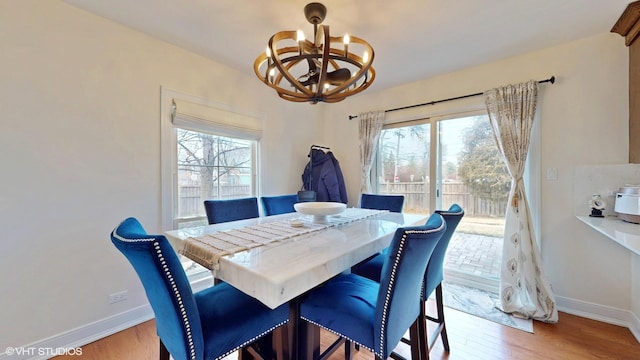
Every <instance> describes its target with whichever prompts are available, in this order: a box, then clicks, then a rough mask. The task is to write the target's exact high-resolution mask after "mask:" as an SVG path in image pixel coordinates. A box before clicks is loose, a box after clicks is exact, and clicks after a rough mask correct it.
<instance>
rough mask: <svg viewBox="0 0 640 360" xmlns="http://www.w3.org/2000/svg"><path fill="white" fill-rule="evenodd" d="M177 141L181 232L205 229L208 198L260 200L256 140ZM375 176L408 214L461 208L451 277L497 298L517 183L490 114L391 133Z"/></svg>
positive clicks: (190, 136) (189, 135)
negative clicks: (512, 181)
mask: <svg viewBox="0 0 640 360" xmlns="http://www.w3.org/2000/svg"><path fill="white" fill-rule="evenodd" d="M432 130H434V131H437V136H435V137H434V136H432V134H431V131H432ZM432 139H436V141H435V143H434V144H432V143H431V142H432ZM177 140H178V141H177V155H178V156H177V161H178V163H177V165H178V174H177V183H178V198H179V201H178V206H177V209H176V214H175V218H176V224H177V225H176V227H177V228H184V227H191V226H198V225H206V217H205V214H204V208H203V206H202V204H203V199H230V198H240V197H247V196H251V194H253V193H254V192H253V190H252V187H253V186H254V184H253V179H252V176H253V174H254V173H255V172H254V170H253V167H254V155H253V154H254V146H253V142H252V141H247V140H238V139H232V138H226V137H221V136H214V135H209V134H204V133H199V132H192V131H186V130H180V129H179V130H178V137H177ZM375 172H376V176H375V178H376V179H377V189H378V190H377V192H378V193H380V194H402V195H404V196H405V203H404V211H405V212H408V213H424V214H430V213H431V212H432V211H433V210H434V209H447V208H448V207H449V206H450V205H451V204H454V203H456V204H459V205H460V206H461V207H462V208H463V209H464V210H465V216H464V218H463V219H462V221H461V223H460V224H459V226H458V228H457V231H456V234H455V235H454V237H453V238H452V240H451V243H450V245H449V250H448V253H447V258H446V263H445V276H447V277H448V278H449V280H455V281H458V282H460V283H464V284H467V285H474V286H478V287H483V288H485V290H494V291H495V289H496V288H497V281H498V278H499V275H498V271H499V264H500V261H501V255H502V236H503V231H504V214H505V207H506V201H507V196H508V193H509V188H510V176H509V174H508V172H507V169H506V167H505V165H504V164H503V162H502V160H501V158H500V155H499V151H498V148H497V146H496V144H495V140H494V138H493V131H492V129H491V126H490V124H489V120H488V117H487V116H486V115H482V116H471V117H463V118H456V119H450V120H442V121H437V122H432V121H427V122H424V123H420V124H416V125H410V126H405V127H395V128H388V129H384V130H383V132H382V134H381V136H380V143H379V147H378V156H377V165H376V169H375Z"/></svg>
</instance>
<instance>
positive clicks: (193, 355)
mask: <svg viewBox="0 0 640 360" xmlns="http://www.w3.org/2000/svg"><path fill="white" fill-rule="evenodd" d="M112 234H113V235H114V237H115V238H116V239H118V240H120V241H123V242H151V241H153V247H154V249H155V250H156V254H157V256H158V260H160V264H161V265H162V270H163V271H164V275H165V276H166V278H167V280H169V284H170V286H171V289H172V290H173V295H174V296H175V299H176V302H177V303H178V307H179V310H180V316H181V317H182V325H183V326H184V329H185V332H186V335H187V343H188V345H189V356H190V357H191V359H192V360H195V359H196V348H195V346H194V344H193V333H192V332H191V325H190V324H189V318H188V316H187V311H186V309H185V307H184V304H183V302H182V294H180V291H179V290H178V286H177V285H176V282H175V281H174V279H173V275H172V274H171V272H170V271H169V266H168V265H167V263H166V261H165V258H164V255H163V254H162V249H161V248H160V243H158V242H157V241H156V239H154V238H148V239H127V238H124V237H122V236H120V235H118V234H117V233H116V232H115V230H114V231H113V233H112Z"/></svg>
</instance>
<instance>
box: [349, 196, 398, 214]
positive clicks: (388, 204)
mask: <svg viewBox="0 0 640 360" xmlns="http://www.w3.org/2000/svg"><path fill="white" fill-rule="evenodd" d="M403 205H404V195H377V194H362V195H361V197H360V207H361V208H363V209H375V210H389V211H391V212H398V213H399V212H402V206H403Z"/></svg>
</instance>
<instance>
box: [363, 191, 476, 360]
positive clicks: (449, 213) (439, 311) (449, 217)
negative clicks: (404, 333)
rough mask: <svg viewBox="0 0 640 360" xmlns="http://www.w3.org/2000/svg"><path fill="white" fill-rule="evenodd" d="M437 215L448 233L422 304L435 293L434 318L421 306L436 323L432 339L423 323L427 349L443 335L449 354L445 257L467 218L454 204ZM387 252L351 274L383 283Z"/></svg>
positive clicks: (429, 270) (438, 247)
mask: <svg viewBox="0 0 640 360" xmlns="http://www.w3.org/2000/svg"><path fill="white" fill-rule="evenodd" d="M435 213H436V214H440V215H441V216H442V217H443V218H444V221H445V222H446V224H447V230H446V231H445V232H444V234H443V235H442V238H441V239H440V241H439V242H438V245H436V248H435V249H434V250H433V254H432V255H431V258H430V259H429V263H428V265H427V271H426V272H425V274H424V288H423V293H422V295H421V299H422V302H423V303H426V301H427V299H428V298H429V296H431V294H432V293H433V291H434V290H435V291H436V316H435V317H433V316H430V315H427V314H426V313H425V311H426V310H425V305H424V304H423V306H422V307H421V311H422V316H421V317H423V318H426V319H427V320H429V321H433V322H435V323H437V326H436V329H435V330H434V331H433V332H432V334H431V336H429V338H428V339H427V336H428V335H427V333H426V328H425V327H426V324H424V323H423V324H422V326H423V329H424V331H423V333H424V336H425V342H426V344H427V349H431V348H432V347H433V345H434V344H435V342H436V340H437V338H438V336H440V338H441V339H442V345H443V347H444V349H445V350H446V351H449V339H448V337H447V328H446V325H445V321H444V304H443V300H442V280H443V268H444V258H445V254H446V252H447V248H448V247H449V242H450V241H451V237H452V236H453V234H454V232H455V231H456V228H457V227H458V224H459V223H460V220H461V219H462V217H463V216H464V210H463V209H462V208H461V207H460V206H459V205H458V204H453V205H451V206H450V207H449V209H448V210H436V211H435ZM387 251H388V250H387V249H385V250H384V251H383V252H382V254H381V255H378V256H376V257H374V258H373V259H371V260H369V261H367V262H364V263H361V264H359V265H358V266H357V267H354V268H353V269H352V272H353V273H355V274H358V275H360V276H364V277H366V278H369V279H372V280H375V281H380V277H381V272H382V267H383V265H384V260H385V255H384V254H385V253H386V252H387ZM403 342H405V343H407V342H408V341H407V340H406V339H403ZM427 351H428V350H427Z"/></svg>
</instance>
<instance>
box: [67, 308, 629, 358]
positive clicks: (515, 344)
mask: <svg viewBox="0 0 640 360" xmlns="http://www.w3.org/2000/svg"><path fill="white" fill-rule="evenodd" d="M430 306H431V304H430ZM445 316H446V319H447V329H448V332H449V342H450V346H451V352H450V353H448V354H447V353H445V352H444V351H443V348H442V343H441V342H438V343H437V345H436V346H435V347H434V348H433V349H432V351H431V353H430V359H431V360H440V359H449V360H462V359H464V360H485V359H486V360H499V359H508V360H522V359H527V360H529V359H536V360H543V359H554V360H555V359H563V360H564V359H572V360H573V359H616V360H623V359H636V360H637V359H640V344H639V343H638V342H637V341H636V339H635V338H634V337H633V335H632V334H631V332H630V331H629V330H628V329H626V328H623V327H619V326H615V325H609V324H605V323H602V322H598V321H593V320H588V319H585V318H581V317H577V316H573V315H569V314H565V313H560V320H559V322H558V323H557V324H545V323H540V322H534V334H530V333H527V332H523V331H520V330H516V329H513V328H510V327H507V326H502V325H499V324H496V323H494V322H491V321H487V320H483V319H481V318H478V317H474V316H470V315H468V314H465V313H462V312H459V311H456V310H452V309H449V308H445ZM331 337H332V335H331V334H328V333H323V334H322V343H323V344H325V343H327V344H328V343H330V342H331ZM397 351H398V352H400V353H401V354H403V355H407V356H408V353H407V351H408V348H407V349H405V348H404V345H400V346H399V348H398V349H397ZM67 358H68V360H75V359H78V358H79V357H78V356H68V357H56V358H55V359H56V360H62V359H67ZM80 358H82V359H100V360H105V359H118V360H156V359H158V338H157V336H156V333H155V323H154V321H153V320H151V321H147V322H145V323H142V324H140V325H138V326H135V327H133V328H130V329H127V330H124V331H121V332H119V333H116V334H114V335H111V336H109V337H107V338H104V339H102V340H99V341H96V342H94V343H91V344H88V345H85V346H83V347H82V356H81V357H80ZM342 358H343V356H342V353H339V352H336V353H335V354H333V356H332V357H331V360H338V359H342ZM230 359H235V357H231V358H230ZM355 359H356V360H364V359H373V356H372V355H371V353H370V352H368V351H366V350H360V351H359V352H358V353H357V354H356V357H355Z"/></svg>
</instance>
